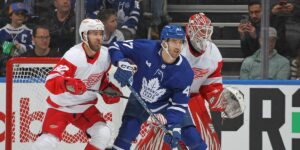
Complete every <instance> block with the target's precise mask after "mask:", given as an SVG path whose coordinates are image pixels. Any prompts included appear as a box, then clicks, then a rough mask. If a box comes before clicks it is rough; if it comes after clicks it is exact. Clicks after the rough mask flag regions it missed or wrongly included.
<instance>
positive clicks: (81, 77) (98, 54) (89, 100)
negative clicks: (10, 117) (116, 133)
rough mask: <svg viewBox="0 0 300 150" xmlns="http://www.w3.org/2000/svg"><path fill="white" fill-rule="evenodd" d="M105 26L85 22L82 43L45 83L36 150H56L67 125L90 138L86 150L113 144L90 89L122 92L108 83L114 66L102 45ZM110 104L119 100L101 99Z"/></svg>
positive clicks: (72, 49)
mask: <svg viewBox="0 0 300 150" xmlns="http://www.w3.org/2000/svg"><path fill="white" fill-rule="evenodd" d="M103 31H104V26H103V24H102V22H101V21H100V20H97V19H84V20H83V21H82V22H81V24H80V27H79V34H80V37H81V40H82V43H80V44H77V45H75V46H73V47H72V48H71V49H70V50H68V51H67V52H66V53H65V54H64V56H63V57H62V58H61V60H60V61H59V62H58V64H57V65H56V66H55V67H54V69H53V70H52V71H51V72H50V73H49V75H48V76H47V79H46V84H45V86H46V88H47V90H48V91H49V93H50V95H49V97H48V98H47V100H46V101H47V103H48V104H49V108H48V110H47V113H46V116H45V119H44V122H43V127H42V135H41V136H40V137H39V138H38V139H37V140H36V142H35V143H34V144H33V146H32V149H33V150H41V149H42V150H50V149H51V150H54V149H56V146H57V145H58V144H59V141H60V140H61V138H62V133H63V131H64V130H65V128H66V126H67V125H68V124H70V123H71V124H73V125H74V126H76V127H78V128H79V129H81V130H83V131H84V132H86V133H87V135H88V137H90V140H89V143H88V144H87V145H86V147H85V150H99V149H101V150H104V149H105V148H106V146H107V144H108V142H109V140H110V136H111V129H110V128H109V127H108V126H107V125H106V122H105V120H104V119H103V117H102V115H101V113H100V111H101V110H100V111H99V110H98V109H97V108H96V107H95V104H96V103H97V95H96V94H95V93H94V92H91V91H87V89H92V90H101V91H106V90H109V91H110V92H116V93H118V94H120V90H119V89H118V88H117V87H116V86H114V85H113V84H112V83H111V82H109V80H108V74H107V72H108V70H109V69H110V66H111V60H110V57H109V53H108V49H107V48H106V47H103V46H101V45H102V36H103ZM102 98H103V100H104V101H105V102H106V103H108V104H112V103H116V102H118V101H119V100H120V98H119V97H109V96H107V95H102Z"/></svg>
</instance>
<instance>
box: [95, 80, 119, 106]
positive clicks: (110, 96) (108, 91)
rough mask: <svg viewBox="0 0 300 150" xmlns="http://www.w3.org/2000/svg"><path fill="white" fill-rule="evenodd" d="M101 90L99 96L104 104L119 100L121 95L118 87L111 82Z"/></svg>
mask: <svg viewBox="0 0 300 150" xmlns="http://www.w3.org/2000/svg"><path fill="white" fill-rule="evenodd" d="M100 90H101V89H100ZM101 92H102V93H103V94H101V96H102V98H103V100H104V102H105V103H106V104H114V103H118V102H119V101H120V96H122V95H123V94H122V92H121V91H120V89H119V88H118V87H116V86H115V85H113V84H112V83H109V84H108V87H106V88H105V89H103V90H102V91H101Z"/></svg>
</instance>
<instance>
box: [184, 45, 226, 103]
mask: <svg viewBox="0 0 300 150" xmlns="http://www.w3.org/2000/svg"><path fill="white" fill-rule="evenodd" d="M181 54H182V55H183V56H185V57H186V58H187V60H188V62H189V63H190V65H191V67H192V69H193V71H194V80H193V83H192V86H191V96H193V94H201V95H202V96H203V97H204V98H205V99H206V100H211V98H212V97H213V98H214V99H218V97H219V94H220V92H222V90H223V83H222V74H221V69H222V65H223V60H222V56H221V54H220V51H219V49H218V48H217V46H216V45H215V44H214V43H212V42H210V41H207V49H206V50H205V51H204V53H198V52H195V51H194V50H192V47H191V46H189V43H188V42H185V44H184V46H183V50H182V53H181ZM209 103H210V105H211V104H213V105H214V104H216V102H213V101H210V102H209Z"/></svg>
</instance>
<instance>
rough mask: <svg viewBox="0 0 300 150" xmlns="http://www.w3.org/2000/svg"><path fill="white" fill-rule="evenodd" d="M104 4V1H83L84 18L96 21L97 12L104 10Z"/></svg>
mask: <svg viewBox="0 0 300 150" xmlns="http://www.w3.org/2000/svg"><path fill="white" fill-rule="evenodd" d="M104 2H105V0H85V8H86V17H88V18H93V19H96V18H97V14H99V11H101V10H102V9H104ZM101 21H102V20H101Z"/></svg>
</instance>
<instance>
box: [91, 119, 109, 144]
mask: <svg viewBox="0 0 300 150" xmlns="http://www.w3.org/2000/svg"><path fill="white" fill-rule="evenodd" d="M87 133H88V134H89V135H90V136H91V140H90V142H89V144H91V145H93V146H94V147H96V148H98V149H105V148H106V147H107V145H108V142H109V140H110V138H111V133H112V132H111V129H110V128H109V127H108V126H107V125H106V123H104V122H97V123H95V124H94V125H93V126H92V127H90V128H88V129H87Z"/></svg>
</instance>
